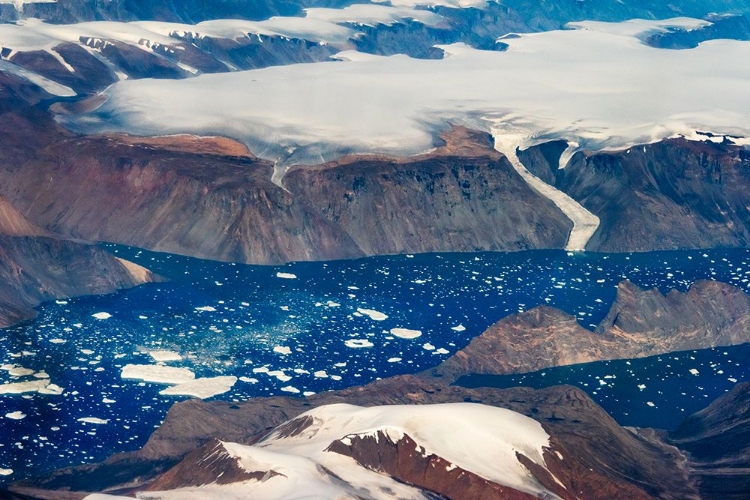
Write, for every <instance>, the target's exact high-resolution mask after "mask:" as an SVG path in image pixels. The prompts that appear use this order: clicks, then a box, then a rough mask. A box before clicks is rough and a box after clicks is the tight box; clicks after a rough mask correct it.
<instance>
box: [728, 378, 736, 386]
mask: <svg viewBox="0 0 750 500" xmlns="http://www.w3.org/2000/svg"><path fill="white" fill-rule="evenodd" d="M727 380H729V381H730V382H732V383H733V384H735V383H737V379H736V378H734V377H729V378H728V379H727Z"/></svg>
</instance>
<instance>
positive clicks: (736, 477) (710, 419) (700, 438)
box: [669, 382, 750, 500]
mask: <svg viewBox="0 0 750 500" xmlns="http://www.w3.org/2000/svg"><path fill="white" fill-rule="evenodd" d="M669 442H670V443H672V444H674V445H675V446H677V447H679V448H680V449H681V450H684V451H686V452H687V453H688V456H689V458H690V461H689V464H688V465H689V467H690V472H691V476H692V477H693V478H694V479H695V481H696V483H697V484H698V487H699V489H700V494H701V498H706V499H716V500H719V499H741V498H747V495H748V492H749V491H750V383H747V382H745V383H741V384H737V385H736V386H735V387H734V389H732V390H731V391H730V392H729V393H727V394H725V395H724V396H722V397H720V398H719V399H717V400H716V401H714V402H713V403H711V404H710V405H709V406H708V407H707V408H706V409H704V410H701V411H700V412H698V413H696V414H694V415H691V416H689V417H687V418H686V419H685V420H684V421H683V422H682V423H681V424H680V426H679V427H678V428H677V429H675V430H674V431H673V432H672V433H671V434H670V435H669Z"/></svg>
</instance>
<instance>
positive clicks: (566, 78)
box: [64, 22, 750, 164]
mask: <svg viewBox="0 0 750 500" xmlns="http://www.w3.org/2000/svg"><path fill="white" fill-rule="evenodd" d="M662 24H663V23H662ZM618 26H619V25H616V24H614V25H611V26H610V29H609V30H603V31H594V30H591V29H577V30H561V31H551V32H544V33H533V34H524V35H521V36H520V37H519V38H512V39H505V40H504V42H505V43H507V44H508V45H509V50H508V51H506V52H492V51H480V50H475V49H472V48H470V47H467V46H464V45H461V44H455V45H451V46H445V47H443V48H444V49H445V50H447V51H448V53H449V54H448V57H446V58H445V59H442V60H418V59H411V58H409V57H406V56H392V57H380V56H373V55H367V56H366V57H362V55H361V54H358V53H356V52H351V51H349V52H346V53H343V54H341V58H342V59H348V61H345V62H323V63H313V64H295V65H290V66H281V67H272V68H265V69H260V70H253V71H243V72H235V73H226V74H215V75H201V76H198V77H196V78H190V79H187V80H181V81H161V80H138V81H123V82H118V83H116V84H114V85H113V86H111V87H110V88H109V89H108V90H107V91H106V92H105V93H106V95H107V96H108V97H109V99H108V100H107V101H106V102H105V103H104V104H103V105H102V106H101V107H100V108H99V109H98V110H95V111H94V112H92V113H90V114H86V115H84V116H80V117H70V118H65V120H73V121H75V122H76V123H77V124H78V125H79V127H78V128H80V129H81V130H84V129H85V130H99V131H102V130H125V131H130V132H134V133H139V134H157V133H158V134H166V133H196V134H208V133H211V134H222V135H227V136H230V137H235V138H239V139H241V140H243V141H244V142H245V143H246V144H248V146H250V148H251V149H252V150H253V151H256V152H258V153H259V154H261V155H263V156H264V157H266V158H269V159H272V160H279V161H280V162H281V163H286V164H293V163H309V162H315V163H319V162H320V161H321V160H322V159H325V158H333V157H336V156H338V155H341V154H343V153H345V152H347V151H353V152H362V153H367V152H379V153H391V154H400V155H409V154H416V153H420V152H425V151H428V150H430V149H432V147H433V145H434V141H433V137H434V134H435V133H436V132H437V131H438V130H443V129H445V127H446V123H448V122H453V123H458V124H463V125H469V126H473V127H476V128H479V129H482V130H487V131H489V130H490V128H492V129H493V130H494V132H495V134H497V135H502V134H503V133H505V131H508V132H510V133H513V134H514V135H517V133H518V131H521V132H523V137H525V138H526V139H525V140H524V142H523V143H522V144H519V145H518V146H520V147H521V148H522V149H523V148H526V147H528V146H531V145H533V144H536V143H539V142H543V141H548V140H552V139H558V138H562V139H565V140H568V142H569V144H573V143H576V144H578V147H577V148H578V149H586V150H591V151H599V150H611V149H620V148H626V147H629V146H631V145H633V144H640V143H650V142H654V141H657V140H660V139H663V138H666V137H671V136H675V135H677V134H692V133H693V132H694V131H695V130H708V131H712V132H715V133H717V134H733V135H738V136H742V137H747V136H750V118H748V117H750V93H748V92H746V88H747V86H748V82H749V81H750V66H748V65H743V64H737V61H743V60H750V42H742V41H734V40H712V41H709V42H705V43H702V44H701V45H699V46H698V47H697V48H695V49H688V50H663V49H655V48H651V47H648V46H646V45H644V44H643V43H641V41H640V40H639V39H638V37H637V36H626V35H622V34H619V33H617V30H618ZM643 26H644V29H648V26H649V24H648V23H646V22H643ZM612 54H617V57H612ZM311 97H314V98H311ZM65 120H64V121H65ZM313 150H314V153H313ZM575 150H577V149H574V150H571V151H569V153H570V154H572V153H573V152H574V151H575Z"/></svg>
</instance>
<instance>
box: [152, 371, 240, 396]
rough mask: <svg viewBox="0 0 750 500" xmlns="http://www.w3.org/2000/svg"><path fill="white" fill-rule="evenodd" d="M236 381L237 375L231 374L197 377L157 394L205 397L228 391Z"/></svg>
mask: <svg viewBox="0 0 750 500" xmlns="http://www.w3.org/2000/svg"><path fill="white" fill-rule="evenodd" d="M236 383H237V377H233V376H221V377H207V378H197V379H195V380H191V381H190V382H185V383H184V384H179V385H175V386H173V387H168V388H166V389H164V390H163V391H161V392H160V393H159V394H161V395H163V396H193V397H196V398H200V399H205V398H210V397H212V396H216V395H217V394H224V393H225V392H229V390H230V389H231V388H232V387H234V384H236Z"/></svg>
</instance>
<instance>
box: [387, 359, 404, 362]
mask: <svg viewBox="0 0 750 500" xmlns="http://www.w3.org/2000/svg"><path fill="white" fill-rule="evenodd" d="M399 361H401V358H388V362H389V363H398V362H399Z"/></svg>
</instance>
